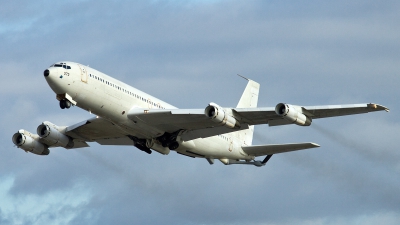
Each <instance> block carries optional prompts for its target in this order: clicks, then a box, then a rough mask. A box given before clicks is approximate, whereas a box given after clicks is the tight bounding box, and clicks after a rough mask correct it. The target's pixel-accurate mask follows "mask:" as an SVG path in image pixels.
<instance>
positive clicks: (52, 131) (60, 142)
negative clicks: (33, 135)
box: [37, 121, 74, 148]
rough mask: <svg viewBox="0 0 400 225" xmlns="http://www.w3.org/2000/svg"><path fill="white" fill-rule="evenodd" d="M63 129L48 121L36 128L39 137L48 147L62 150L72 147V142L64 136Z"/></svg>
mask: <svg viewBox="0 0 400 225" xmlns="http://www.w3.org/2000/svg"><path fill="white" fill-rule="evenodd" d="M64 132H65V128H64V129H63V128H61V127H58V126H57V125H54V124H52V123H50V122H48V121H45V122H43V123H42V124H41V125H39V126H38V128H37V134H38V135H39V137H41V138H43V139H45V140H46V141H47V142H48V143H49V145H50V146H60V147H64V148H72V147H74V142H73V141H72V139H71V138H70V137H68V136H67V135H65V134H64Z"/></svg>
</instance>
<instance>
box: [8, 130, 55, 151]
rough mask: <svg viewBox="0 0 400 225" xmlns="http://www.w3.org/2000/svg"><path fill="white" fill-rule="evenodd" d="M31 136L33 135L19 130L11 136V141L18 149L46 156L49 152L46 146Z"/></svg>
mask: <svg viewBox="0 0 400 225" xmlns="http://www.w3.org/2000/svg"><path fill="white" fill-rule="evenodd" d="M25 133H27V134H25ZM31 136H33V135H32V134H30V133H29V132H27V131H24V130H20V131H18V132H17V133H15V134H14V135H13V137H12V141H13V143H14V144H15V145H16V146H18V148H22V149H23V150H25V151H28V152H32V153H34V154H36V155H48V154H49V153H50V151H49V149H48V148H47V146H46V145H44V144H42V143H40V142H39V141H37V140H36V139H34V138H32V137H31Z"/></svg>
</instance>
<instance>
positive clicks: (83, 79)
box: [78, 64, 88, 83]
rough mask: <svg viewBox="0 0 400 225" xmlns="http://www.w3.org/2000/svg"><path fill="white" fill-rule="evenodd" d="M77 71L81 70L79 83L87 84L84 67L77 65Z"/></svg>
mask: <svg viewBox="0 0 400 225" xmlns="http://www.w3.org/2000/svg"><path fill="white" fill-rule="evenodd" d="M78 65H79V64H78ZM79 69H80V70H81V81H82V82H85V83H87V80H88V75H87V71H86V68H85V66H83V65H79Z"/></svg>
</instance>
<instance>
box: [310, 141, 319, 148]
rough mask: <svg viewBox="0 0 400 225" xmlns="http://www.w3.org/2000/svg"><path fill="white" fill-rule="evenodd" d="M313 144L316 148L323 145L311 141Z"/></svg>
mask: <svg viewBox="0 0 400 225" xmlns="http://www.w3.org/2000/svg"><path fill="white" fill-rule="evenodd" d="M311 144H312V145H314V148H318V147H321V145H319V144H317V143H314V142H311Z"/></svg>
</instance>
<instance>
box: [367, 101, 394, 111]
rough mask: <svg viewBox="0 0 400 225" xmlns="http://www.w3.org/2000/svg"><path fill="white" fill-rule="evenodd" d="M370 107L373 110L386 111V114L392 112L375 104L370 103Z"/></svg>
mask: <svg viewBox="0 0 400 225" xmlns="http://www.w3.org/2000/svg"><path fill="white" fill-rule="evenodd" d="M368 107H370V108H371V109H375V110H385V111H386V112H390V109H389V108H387V107H385V106H383V105H379V104H375V103H369V104H368Z"/></svg>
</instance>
